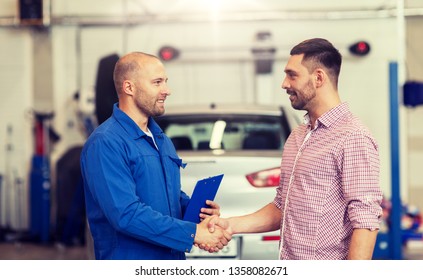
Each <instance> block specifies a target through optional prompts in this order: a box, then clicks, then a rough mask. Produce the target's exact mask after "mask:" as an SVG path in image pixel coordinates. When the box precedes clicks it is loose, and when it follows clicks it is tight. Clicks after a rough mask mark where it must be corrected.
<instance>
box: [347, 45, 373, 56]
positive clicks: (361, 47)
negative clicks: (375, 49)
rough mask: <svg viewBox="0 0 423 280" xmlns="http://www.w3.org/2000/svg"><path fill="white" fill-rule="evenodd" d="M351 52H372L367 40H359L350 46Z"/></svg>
mask: <svg viewBox="0 0 423 280" xmlns="http://www.w3.org/2000/svg"><path fill="white" fill-rule="evenodd" d="M350 52H351V53H352V54H354V55H359V56H364V55H367V54H368V53H369V52H370V45H369V43H367V42H365V41H359V42H356V43H354V44H352V45H351V46H350Z"/></svg>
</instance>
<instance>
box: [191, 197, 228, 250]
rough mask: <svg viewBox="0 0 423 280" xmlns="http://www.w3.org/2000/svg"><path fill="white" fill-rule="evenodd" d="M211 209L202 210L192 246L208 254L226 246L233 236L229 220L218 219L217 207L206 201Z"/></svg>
mask: <svg viewBox="0 0 423 280" xmlns="http://www.w3.org/2000/svg"><path fill="white" fill-rule="evenodd" d="M207 204H209V205H210V206H211V208H203V209H202V213H201V214H200V217H201V218H202V221H201V222H200V223H199V224H197V232H196V235H195V238H194V246H196V247H199V248H200V249H203V250H205V251H208V252H210V253H214V252H218V251H219V250H221V249H223V247H225V246H226V245H228V243H229V241H230V240H231V239H232V235H233V234H234V232H233V230H232V228H231V227H230V224H229V220H227V219H222V218H220V217H219V215H220V214H219V210H220V209H219V206H218V205H217V204H216V203H214V202H212V201H207Z"/></svg>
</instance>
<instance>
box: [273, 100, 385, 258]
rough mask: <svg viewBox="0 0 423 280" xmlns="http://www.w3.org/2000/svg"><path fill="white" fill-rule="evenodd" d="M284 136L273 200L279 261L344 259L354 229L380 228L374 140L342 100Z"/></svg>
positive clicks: (377, 164)
mask: <svg viewBox="0 0 423 280" xmlns="http://www.w3.org/2000/svg"><path fill="white" fill-rule="evenodd" d="M305 121H306V123H305V124H304V125H300V126H299V127H297V128H296V129H295V130H294V131H293V132H292V133H291V135H290V136H289V138H288V140H287V142H286V144H285V147H284V152H283V156H282V164H281V181H280V185H279V187H278V188H277V194H276V197H275V199H274V203H275V205H276V206H277V207H278V208H279V209H281V211H282V221H281V241H280V259H332V260H334V259H346V258H347V255H348V249H349V245H350V242H351V235H352V232H353V229H355V228H367V229H370V230H376V229H379V226H380V222H381V215H382V208H381V206H380V204H381V201H382V192H381V190H380V187H379V154H378V146H377V143H376V141H375V140H374V139H373V137H372V136H371V134H370V132H369V131H368V130H367V129H366V127H365V126H364V125H363V124H362V123H361V122H360V121H359V120H358V118H356V117H355V116H353V115H352V113H351V112H350V110H349V107H348V105H347V104H346V103H342V104H340V105H339V106H337V107H335V108H333V109H332V110H330V111H328V112H327V113H325V114H324V115H322V116H321V117H320V118H318V119H317V120H316V123H315V126H314V127H315V128H314V129H313V130H311V125H310V120H309V118H308V115H306V116H305Z"/></svg>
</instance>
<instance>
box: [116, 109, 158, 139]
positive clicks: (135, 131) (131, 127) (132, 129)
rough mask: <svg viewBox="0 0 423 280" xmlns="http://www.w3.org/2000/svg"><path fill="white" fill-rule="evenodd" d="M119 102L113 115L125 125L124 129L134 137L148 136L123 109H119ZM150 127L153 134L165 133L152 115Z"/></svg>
mask: <svg viewBox="0 0 423 280" xmlns="http://www.w3.org/2000/svg"><path fill="white" fill-rule="evenodd" d="M118 105H119V103H115V104H114V105H113V117H114V118H115V119H116V121H117V122H118V123H119V124H120V125H121V126H122V127H123V129H124V130H125V131H126V132H127V133H128V134H129V135H130V136H131V137H132V138H134V139H138V138H140V137H143V136H146V135H147V134H145V133H144V131H142V129H140V128H139V127H138V125H137V124H136V123H135V122H134V121H133V120H132V119H131V118H130V117H129V116H128V115H127V114H126V113H125V112H123V111H122V110H121V109H119V106H118ZM148 129H150V131H151V133H152V134H153V135H160V134H162V133H163V131H162V129H161V128H160V127H159V125H158V124H157V123H156V122H155V121H154V119H153V118H152V117H149V118H148Z"/></svg>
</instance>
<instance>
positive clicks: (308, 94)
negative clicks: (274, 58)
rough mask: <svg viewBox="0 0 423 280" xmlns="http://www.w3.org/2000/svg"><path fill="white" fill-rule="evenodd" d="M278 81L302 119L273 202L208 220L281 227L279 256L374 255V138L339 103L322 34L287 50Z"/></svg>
mask: <svg viewBox="0 0 423 280" xmlns="http://www.w3.org/2000/svg"><path fill="white" fill-rule="evenodd" d="M290 55H291V57H290V59H289V61H288V63H287V65H286V67H285V74H286V77H285V79H284V81H283V83H282V88H283V89H285V90H286V92H287V94H288V95H289V100H290V101H291V105H292V107H293V108H295V109H298V110H305V111H307V114H306V115H305V116H304V124H303V125H300V126H299V127H297V128H296V129H294V130H293V131H292V133H291V135H290V136H289V138H288V140H287V142H286V144H285V146H284V151H283V155H282V164H281V179H280V184H279V187H278V188H277V191H276V196H275V199H274V201H273V202H271V203H269V204H268V205H266V206H264V207H263V208H261V209H260V210H258V211H257V212H254V213H251V214H248V215H245V216H239V217H231V218H228V219H222V218H218V217H216V218H215V219H214V220H213V221H212V222H210V224H209V230H211V231H213V230H214V225H218V226H221V227H224V228H226V229H227V230H228V231H229V232H230V233H232V234H237V233H258V232H267V231H273V230H277V229H280V235H281V239H280V255H279V257H280V259H284V260H285V259H303V260H304V259H311V260H317V259H329V260H335V259H371V258H372V254H373V249H374V246H375V243H376V237H377V233H378V229H379V227H380V222H381V216H382V208H381V201H382V192H381V190H380V186H379V152H378V144H377V143H376V141H375V139H374V138H373V137H372V135H371V133H370V132H369V130H368V129H367V128H366V127H365V126H364V125H363V124H362V123H361V122H360V120H359V119H358V118H357V117H355V116H354V115H353V114H352V113H351V112H350V110H349V107H348V104H347V103H344V102H341V100H340V97H339V94H338V76H339V72H340V69H341V62H342V57H341V54H340V53H339V51H338V50H337V49H336V48H335V47H334V46H333V45H332V44H331V43H330V42H328V41H327V40H325V39H321V38H315V39H310V40H306V41H303V42H301V43H300V44H298V45H297V46H295V47H294V48H293V49H292V50H291V52H290Z"/></svg>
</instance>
